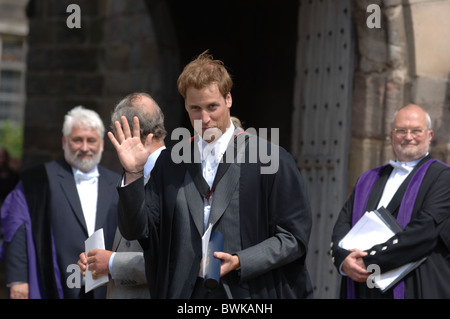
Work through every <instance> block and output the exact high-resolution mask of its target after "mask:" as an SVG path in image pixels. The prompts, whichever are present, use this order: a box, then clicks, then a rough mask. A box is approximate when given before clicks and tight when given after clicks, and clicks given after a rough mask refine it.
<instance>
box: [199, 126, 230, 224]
mask: <svg viewBox="0 0 450 319" xmlns="http://www.w3.org/2000/svg"><path fill="white" fill-rule="evenodd" d="M235 129H236V128H235V127H234V125H233V123H232V122H231V120H230V127H229V128H228V129H227V130H226V131H225V133H224V134H222V135H221V136H220V137H219V138H218V139H216V140H214V141H213V142H211V143H208V142H206V141H205V140H204V139H203V138H201V137H199V141H198V143H197V146H198V149H199V152H200V156H201V160H202V174H203V178H204V179H205V181H206V182H207V183H208V185H209V188H210V189H211V188H212V185H213V182H214V178H215V177H216V173H217V169H218V167H219V163H220V162H221V160H222V157H223V154H224V153H225V151H226V150H227V146H228V143H229V142H230V140H231V139H232V138H233V133H234V130H235ZM213 197H214V193H213V194H211V196H210V197H209V199H206V198H204V199H203V225H204V230H206V229H207V226H208V220H209V214H210V212H211V205H212V201H213Z"/></svg>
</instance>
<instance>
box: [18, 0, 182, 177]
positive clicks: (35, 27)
mask: <svg viewBox="0 0 450 319" xmlns="http://www.w3.org/2000/svg"><path fill="white" fill-rule="evenodd" d="M71 3H75V4H78V5H79V6H80V8H81V28H79V29H78V28H72V29H71V28H68V27H67V25H66V20H67V18H68V17H69V15H70V14H71V13H70V12H69V13H67V12H66V11H67V6H68V5H69V4H71ZM150 3H151V5H150ZM150 6H151V7H152V10H150ZM152 12H154V13H157V14H158V17H157V18H156V19H155V20H156V21H157V23H156V24H155V22H154V20H153V16H152V14H151V13H152ZM28 13H29V18H30V33H29V48H30V49H29V54H28V78H27V91H28V96H27V105H26V113H25V146H24V148H25V150H24V160H23V166H24V167H27V166H30V165H33V164H35V163H39V162H44V161H47V160H51V159H56V158H60V157H61V156H62V151H61V128H62V122H63V117H64V114H65V113H66V112H67V111H68V110H69V109H71V108H73V107H74V106H76V105H84V106H85V107H87V108H91V109H94V110H96V111H97V112H98V113H99V114H100V116H101V117H102V119H103V121H104V123H105V126H106V127H107V128H109V125H110V115H111V111H112V109H113V107H114V105H115V104H116V103H117V102H118V101H119V100H120V99H121V98H123V97H124V96H125V95H127V94H129V93H131V92H136V91H145V92H148V93H150V94H152V95H153V96H154V97H155V99H156V100H157V101H158V103H159V104H160V106H161V108H162V109H163V111H164V112H165V113H166V114H170V117H166V119H167V118H169V120H168V121H166V125H167V126H168V127H169V128H173V127H175V126H178V125H179V124H178V122H179V119H180V117H181V115H180V114H181V111H182V109H181V108H180V106H179V104H178V102H179V100H178V99H177V98H176V97H177V96H178V93H177V92H176V86H175V83H176V80H174V77H175V74H178V73H179V64H178V59H177V56H176V52H177V51H176V45H175V44H174V40H173V36H172V34H171V29H170V27H167V26H166V25H167V24H168V25H169V26H170V20H168V19H165V20H161V18H160V17H161V16H164V13H165V8H164V3H163V2H162V1H144V0H133V1H123V0H96V1H91V0H77V1H74V0H39V1H36V0H31V2H30V4H29V8H28ZM156 30H157V31H156ZM102 163H103V164H104V165H105V166H107V167H110V168H113V169H116V170H119V165H118V162H117V157H116V154H115V151H114V150H113V148H112V145H111V143H110V142H109V140H108V139H107V138H106V141H105V152H104V155H103V160H102Z"/></svg>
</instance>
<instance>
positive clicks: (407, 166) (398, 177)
mask: <svg viewBox="0 0 450 319" xmlns="http://www.w3.org/2000/svg"><path fill="white" fill-rule="evenodd" d="M427 155H428V153H427V154H426V155H425V156H427ZM425 156H424V157H425ZM424 157H421V158H419V159H417V160H414V161H410V162H398V161H390V164H391V165H392V166H393V167H394V169H393V170H392V172H391V175H389V178H388V180H387V182H386V185H385V187H384V190H383V195H381V199H380V202H379V203H378V207H377V208H380V207H381V206H384V207H385V208H386V207H387V206H388V205H389V202H390V201H391V200H392V197H394V194H395V193H396V192H397V190H398V188H399V187H400V185H401V184H402V183H403V182H404V180H405V179H406V178H407V177H408V175H409V173H411V172H412V170H413V169H414V167H415V166H416V165H417V164H418V163H419V162H420V161H421V160H422V159H423V158H424Z"/></svg>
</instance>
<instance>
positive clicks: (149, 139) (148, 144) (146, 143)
mask: <svg viewBox="0 0 450 319" xmlns="http://www.w3.org/2000/svg"><path fill="white" fill-rule="evenodd" d="M153 136H154V135H153V134H152V133H150V134H148V135H147V137H146V138H145V141H144V147H145V148H146V149H147V150H148V151H149V152H150V153H152V152H153V150H152V144H153Z"/></svg>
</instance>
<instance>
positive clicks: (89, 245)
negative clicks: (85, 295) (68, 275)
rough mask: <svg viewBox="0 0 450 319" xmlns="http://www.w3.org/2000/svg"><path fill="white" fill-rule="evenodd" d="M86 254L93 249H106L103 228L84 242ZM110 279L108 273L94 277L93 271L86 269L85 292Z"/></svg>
mask: <svg viewBox="0 0 450 319" xmlns="http://www.w3.org/2000/svg"><path fill="white" fill-rule="evenodd" d="M84 245H85V252H86V256H87V254H88V253H89V251H91V250H92V249H105V240H104V238H103V228H100V229H99V230H97V231H96V232H95V233H93V234H92V235H91V237H89V238H88V239H86V241H85V242H84ZM108 281H109V277H108V275H106V274H105V275H97V278H96V279H94V278H93V277H92V271H90V270H89V269H87V270H86V285H85V292H89V291H91V290H92V289H95V288H97V287H99V286H101V285H103V284H105V283H107V282H108Z"/></svg>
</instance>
